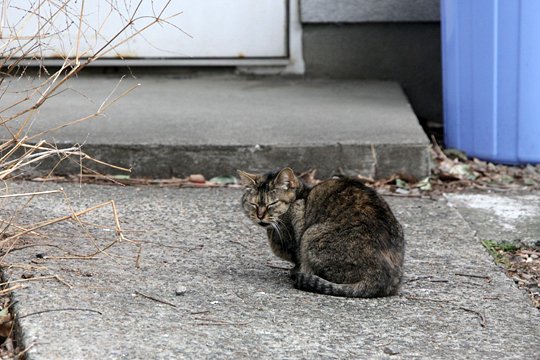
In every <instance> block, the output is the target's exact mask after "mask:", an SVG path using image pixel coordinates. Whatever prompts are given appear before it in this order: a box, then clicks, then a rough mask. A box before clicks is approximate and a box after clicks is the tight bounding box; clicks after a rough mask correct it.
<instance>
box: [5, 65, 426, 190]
mask: <svg viewBox="0 0 540 360" xmlns="http://www.w3.org/2000/svg"><path fill="white" fill-rule="evenodd" d="M118 79H119V78H118V77H110V76H81V77H80V78H77V79H72V80H71V81H69V82H68V83H67V86H66V87H65V89H64V90H65V91H64V92H63V93H61V94H60V95H58V96H55V97H52V98H50V99H49V100H48V101H47V102H46V103H45V104H44V105H43V106H42V107H40V109H39V113H38V115H37V117H36V119H35V121H34V123H33V124H32V127H31V134H35V133H38V132H41V131H45V130H48V129H52V128H54V127H56V126H58V125H61V124H64V123H67V122H69V121H73V120H75V119H79V118H81V117H84V116H88V115H90V114H93V113H95V112H96V111H97V110H98V108H99V107H100V105H101V104H102V103H103V102H104V101H105V100H107V96H108V95H109V93H110V92H111V91H112V90H113V89H114V88H115V86H117V85H118V88H117V90H116V92H115V93H114V94H112V95H111V96H110V98H109V99H108V102H110V101H112V100H113V99H114V98H115V97H117V96H119V95H120V94H122V93H123V92H125V91H126V90H128V89H129V88H131V87H132V86H136V85H137V84H140V86H139V87H138V88H137V89H136V90H134V91H133V92H132V93H130V94H129V95H128V96H125V97H124V98H122V99H121V100H120V101H119V102H118V103H115V104H114V106H112V107H111V108H109V109H108V110H107V111H106V116H105V117H100V118H94V119H92V120H90V121H87V122H84V123H80V124H77V125H73V126H69V127H65V128H63V129H61V130H59V131H57V132H55V133H51V134H48V135H47V139H49V140H51V141H54V142H55V143H57V144H58V145H59V146H69V145H71V144H74V143H79V144H84V150H85V151H86V152H87V153H88V154H90V155H91V156H93V157H95V158H98V159H100V160H103V161H106V162H109V163H112V164H115V165H118V166H124V167H128V168H132V170H133V172H132V175H133V176H135V177H155V178H169V177H172V176H176V177H185V176H188V175H190V174H196V173H201V174H204V175H206V176H207V177H208V178H209V177H212V176H218V175H232V174H235V173H236V169H238V168H241V169H250V170H253V171H263V170H265V171H266V170H268V169H273V168H275V167H278V166H284V165H289V166H292V167H294V168H295V169H297V171H304V170H307V169H309V168H317V169H318V171H319V172H318V174H319V175H320V176H322V177H327V176H330V175H331V174H333V173H334V172H335V171H336V170H337V169H342V170H344V171H346V172H350V173H355V174H358V173H360V174H363V175H365V176H372V177H386V176H390V175H392V174H394V173H396V172H398V171H405V172H409V173H411V174H413V175H415V176H416V177H417V178H419V179H421V178H424V177H426V176H428V175H429V147H428V146H429V141H428V139H427V137H426V135H425V134H424V132H423V130H422V128H421V127H420V125H419V123H418V120H417V118H416V116H415V115H414V113H413V111H412V109H411V106H410V105H409V103H408V101H407V99H406V98H405V96H404V94H403V92H402V90H401V88H400V87H399V85H398V84H396V83H390V82H388V83H387V82H362V81H345V80H306V79H299V78H294V79H288V78H244V77H239V76H232V75H220V76H217V75H216V76H198V77H187V78H186V77H174V76H142V77H140V78H138V79H134V78H125V79H124V80H123V81H122V82H121V83H120V84H118ZM27 87H29V83H28V80H27V79H24V78H23V79H20V80H19V81H12V83H11V86H10V87H9V88H8V89H9V91H8V92H7V93H5V94H2V102H3V103H5V104H11V103H14V102H15V101H17V100H18V99H20V98H21V97H24V94H26V92H20V91H22V90H23V89H25V88H27ZM17 91H19V92H17ZM36 100H37V97H35V98H34V99H32V100H30V101H29V102H28V103H29V105H28V104H27V106H31V105H32V104H33V103H34V102H35V101H36ZM108 102H107V103H108ZM22 106H23V105H21V106H20V107H15V108H13V109H12V111H13V112H15V111H17V109H19V108H21V107H22ZM3 115H5V114H3ZM11 125H14V124H11ZM7 137H9V133H8V132H7V130H6V129H4V128H3V127H0V139H1V138H7ZM38 140H39V139H38ZM61 170H62V169H61ZM97 170H101V171H103V172H108V173H110V172H111V171H112V170H111V169H110V168H108V169H107V168H106V169H100V168H99V167H98V168H97ZM63 171H70V169H66V168H64V169H63ZM71 171H74V172H78V171H79V167H78V166H74V167H72V168H71Z"/></svg>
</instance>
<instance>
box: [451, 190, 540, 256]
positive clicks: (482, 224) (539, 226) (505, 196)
mask: <svg viewBox="0 0 540 360" xmlns="http://www.w3.org/2000/svg"><path fill="white" fill-rule="evenodd" d="M446 198H447V199H448V203H449V204H450V206H452V207H454V208H456V209H457V210H458V211H459V212H460V213H461V214H462V215H463V218H464V219H465V220H467V222H468V223H469V224H470V225H471V226H472V227H473V228H474V229H476V230H477V231H478V234H477V236H478V238H480V239H481V240H491V241H495V242H507V243H514V244H517V245H525V246H529V247H538V248H540V196H539V195H538V194H536V193H502V194H501V193H487V194H486V193H482V194H474V193H471V194H469V193H468V194H447V195H446Z"/></svg>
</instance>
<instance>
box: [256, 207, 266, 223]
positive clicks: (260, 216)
mask: <svg viewBox="0 0 540 360" xmlns="http://www.w3.org/2000/svg"><path fill="white" fill-rule="evenodd" d="M265 215H266V208H258V209H257V219H259V220H262V219H264V217H265Z"/></svg>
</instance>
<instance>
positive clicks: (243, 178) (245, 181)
mask: <svg viewBox="0 0 540 360" xmlns="http://www.w3.org/2000/svg"><path fill="white" fill-rule="evenodd" d="M236 171H237V172H238V175H239V176H240V183H241V184H242V185H243V186H244V187H248V186H249V187H254V186H255V185H256V183H257V175H254V174H249V173H247V172H245V171H242V170H236Z"/></svg>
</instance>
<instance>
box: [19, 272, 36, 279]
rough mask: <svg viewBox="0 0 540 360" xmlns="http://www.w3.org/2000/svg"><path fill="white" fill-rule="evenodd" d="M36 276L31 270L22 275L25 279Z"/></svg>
mask: <svg viewBox="0 0 540 360" xmlns="http://www.w3.org/2000/svg"><path fill="white" fill-rule="evenodd" d="M33 277H34V274H33V273H30V272H25V273H23V274H22V275H21V278H23V279H31V278H33Z"/></svg>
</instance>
